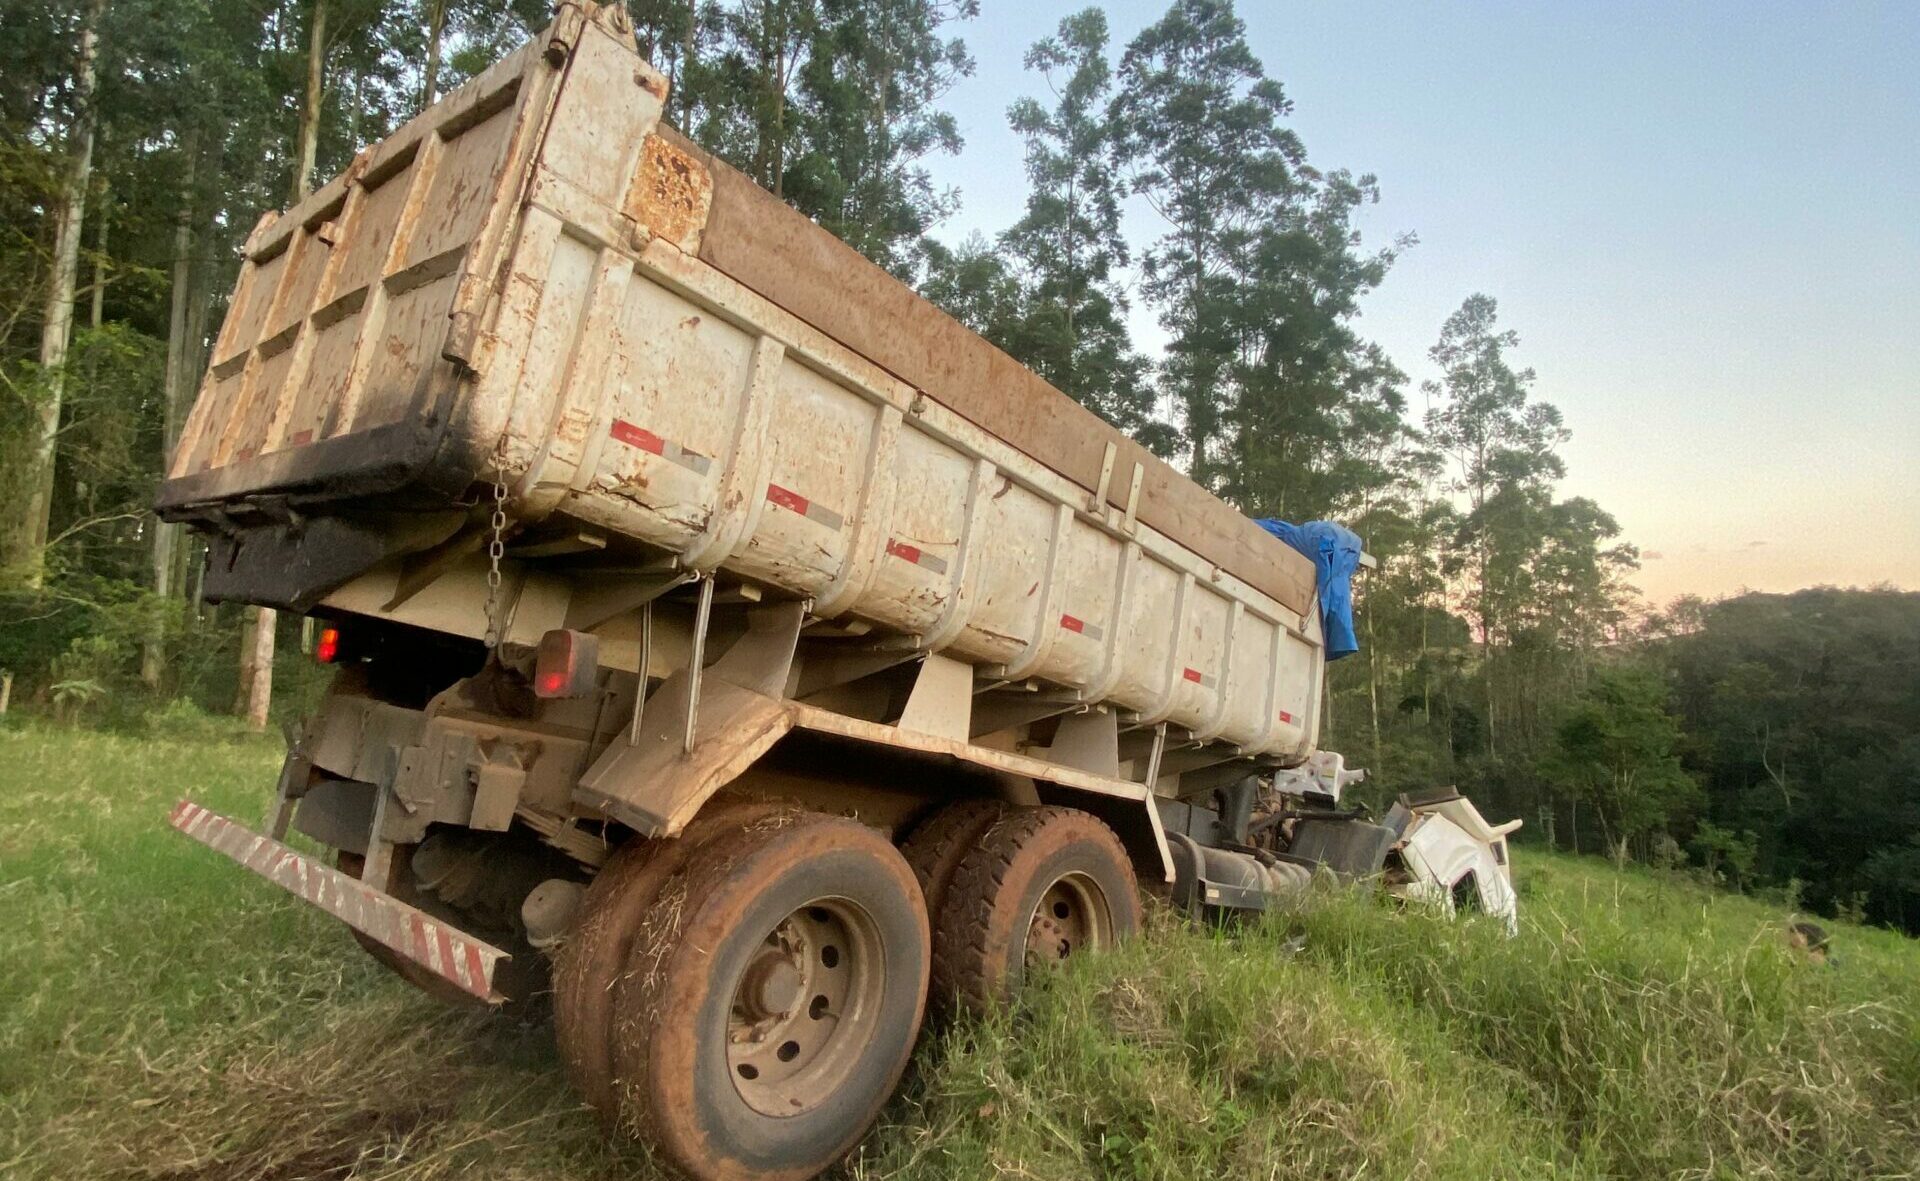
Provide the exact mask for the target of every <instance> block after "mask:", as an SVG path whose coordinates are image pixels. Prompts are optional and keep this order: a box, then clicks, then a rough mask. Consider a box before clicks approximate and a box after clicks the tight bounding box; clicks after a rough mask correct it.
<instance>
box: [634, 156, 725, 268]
mask: <svg viewBox="0 0 1920 1181" xmlns="http://www.w3.org/2000/svg"><path fill="white" fill-rule="evenodd" d="M712 201H713V177H712V175H711V174H710V173H709V172H708V171H707V168H706V166H705V165H704V164H702V163H701V162H700V161H698V160H696V159H694V158H693V156H691V155H689V154H688V153H687V152H685V151H683V150H681V149H680V148H679V147H678V146H677V145H675V144H673V143H670V142H668V141H667V140H666V139H665V138H664V137H662V136H658V135H650V136H648V137H647V140H646V143H645V145H644V146H643V147H642V148H641V151H640V171H639V173H638V174H637V175H636V176H635V177H634V178H633V186H632V187H631V188H630V189H628V190H627V200H626V208H625V212H626V213H627V215H628V216H630V217H632V218H633V219H634V220H635V221H637V222H639V223H640V224H641V225H642V226H644V227H646V229H647V230H648V232H650V233H651V234H652V235H653V236H654V237H656V238H663V239H665V240H666V241H668V242H671V243H673V244H674V245H675V246H677V247H679V248H680V249H681V250H684V251H686V252H687V253H689V254H691V253H694V252H696V251H698V250H699V249H700V231H701V229H702V228H704V227H705V226H706V224H707V207H708V205H709V204H711V203H712Z"/></svg>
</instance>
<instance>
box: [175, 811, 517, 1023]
mask: <svg viewBox="0 0 1920 1181" xmlns="http://www.w3.org/2000/svg"><path fill="white" fill-rule="evenodd" d="M169 820H170V822H171V823H172V824H173V826H174V827H175V828H177V829H179V830H180V831H181V832H184V833H186V834H187V835H188V836H190V837H192V838H193V839H194V840H196V841H199V842H200V843H201V844H203V845H205V846H207V847H208V848H210V849H213V850H214V851H215V852H219V853H224V854H226V855H227V856H228V857H231V858H233V859H234V860H235V861H238V862H239V863H240V864H241V865H244V866H246V867H247V868H248V869H250V870H252V871H253V872H255V873H257V874H259V875H260V876H261V877H263V878H265V879H267V880H268V881H270V882H272V883H273V884H274V885H276V886H279V887H280V888H281V889H283V890H285V891H287V892H288V893H290V894H294V895H297V896H299V897H300V898H303V899H305V900H306V901H308V902H311V903H312V904H313V905H315V906H317V907H319V908H320V909H321V910H324V911H326V912H327V913H328V914H330V915H332V916H333V917H334V918H337V919H339V920H340V921H341V922H344V923H345V924H347V926H349V927H352V928H353V929H354V930H356V931H361V932H364V933H366V934H368V935H371V936H372V937H373V938H375V939H378V940H379V941H380V942H382V943H384V944H386V945H387V946H388V947H391V948H392V949H393V950H395V951H397V952H399V953H400V954H401V955H403V956H406V957H407V958H408V959H410V960H412V961H413V962H414V963H416V964H419V965H420V966H422V967H424V968H426V969H427V970H428V971H430V972H432V973H434V974H435V975H437V976H442V977H445V978H446V979H447V980H449V981H451V982H452V983H453V984H454V985H455V986H457V987H458V988H460V989H461V990H462V991H465V992H469V993H472V994H473V995H474V996H476V997H479V998H480V999H481V1000H483V1001H489V1002H495V1003H497V1002H499V1001H500V1000H502V999H503V998H502V997H501V996H499V995H498V994H497V993H495V992H494V991H493V973H494V969H495V968H497V967H498V966H499V963H500V961H501V960H504V959H510V958H512V957H510V956H508V955H507V953H506V952H504V951H501V950H500V949H499V948H497V947H495V946H493V945H492V944H490V943H482V942H481V941H480V940H478V939H475V938H474V937H473V936H471V935H468V934H466V933H465V932H464V931H460V930H458V929H456V928H454V927H450V926H448V925H447V924H445V923H443V922H441V921H440V920H438V919H436V918H434V917H433V916H431V915H429V914H427V913H425V912H424V911H420V910H416V909H414V908H413V907H411V906H408V905H407V904H406V903H404V902H402V901H400V900H399V899H398V898H395V897H393V896H392V895H391V894H384V893H381V892H380V891H379V890H376V889H374V888H373V887H372V886H369V885H367V884H366V883H365V882H363V881H361V880H360V879H358V878H353V877H348V876H347V875H346V874H344V873H341V872H340V871H339V870H337V869H334V868H332V867H331V866H326V865H322V864H320V863H319V862H318V861H315V860H313V859H312V858H311V857H308V856H306V855H305V854H303V853H296V852H294V851H293V850H292V849H289V848H287V847H286V846H285V845H283V844H281V843H280V842H279V841H276V840H271V839H269V838H267V837H263V836H261V835H260V834H258V833H256V832H252V831H249V830H248V829H245V828H242V827H241V826H240V825H238V824H235V823H234V822H233V821H231V820H229V819H227V818H226V817H225V816H222V815H220V814H219V813H218V812H212V811H209V810H207V809H206V808H202V807H201V806H200V805H198V804H196V803H194V802H193V801H191V800H181V801H180V802H179V803H177V804H175V805H174V806H173V815H172V816H171V817H170V818H169Z"/></svg>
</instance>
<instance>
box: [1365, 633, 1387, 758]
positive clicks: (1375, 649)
mask: <svg viewBox="0 0 1920 1181" xmlns="http://www.w3.org/2000/svg"><path fill="white" fill-rule="evenodd" d="M1361 609H1362V610H1363V611H1365V613H1366V620H1367V709H1368V710H1369V711H1370V715H1371V717H1372V722H1373V766H1374V774H1376V775H1378V774H1380V773H1381V772H1382V771H1384V770H1386V758H1385V757H1384V755H1383V754H1382V753H1381V746H1380V645H1379V644H1378V643H1377V642H1376V641H1375V640H1374V638H1373V608H1372V604H1368V603H1363V604H1362V606H1361Z"/></svg>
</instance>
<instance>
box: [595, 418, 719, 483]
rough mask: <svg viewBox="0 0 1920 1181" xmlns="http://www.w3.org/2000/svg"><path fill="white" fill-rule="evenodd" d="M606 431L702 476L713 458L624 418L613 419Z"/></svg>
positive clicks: (710, 465)
mask: <svg viewBox="0 0 1920 1181" xmlns="http://www.w3.org/2000/svg"><path fill="white" fill-rule="evenodd" d="M607 433H608V434H610V435H612V436H613V437H614V438H615V439H618V440H619V441H620V442H622V443H625V444H626V445H627V446H629V447H635V448H638V449H639V450H641V451H645V452H646V453H647V454H649V455H658V456H659V457H660V458H662V459H665V460H668V461H670V462H673V463H677V464H679V465H680V466H681V467H683V468H686V469H687V470H688V471H690V472H698V473H699V474H700V475H703V476H704V475H706V474H707V469H708V468H709V467H712V466H713V460H711V459H708V458H707V457H706V456H704V455H702V454H700V453H699V452H698V451H689V450H687V449H686V448H685V447H682V446H681V445H680V444H678V443H676V442H674V441H673V440H672V439H663V438H661V437H660V436H659V435H656V434H654V433H653V432H652V431H650V430H648V429H647V428H646V427H643V426H636V425H634V424H633V423H630V422H628V421H627V420H626V419H624V418H616V419H614V420H613V425H612V426H611V427H609V428H608V430H607Z"/></svg>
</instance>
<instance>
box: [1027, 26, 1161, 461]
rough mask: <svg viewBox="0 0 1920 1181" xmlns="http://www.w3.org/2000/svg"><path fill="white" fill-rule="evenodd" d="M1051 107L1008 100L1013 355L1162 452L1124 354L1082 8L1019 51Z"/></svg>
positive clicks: (1119, 260) (1116, 198)
mask: <svg viewBox="0 0 1920 1181" xmlns="http://www.w3.org/2000/svg"><path fill="white" fill-rule="evenodd" d="M1025 64H1026V67H1027V69H1028V70H1031V71H1035V72H1037V73H1039V74H1040V76H1041V78H1042V79H1043V80H1044V81H1045V82H1046V84H1047V88H1048V89H1049V90H1050V91H1051V92H1052V94H1053V99H1054V102H1053V105H1052V106H1051V107H1047V106H1043V105H1042V104H1041V103H1040V102H1039V101H1037V100H1035V99H1033V98H1021V99H1018V100H1016V101H1015V102H1014V103H1013V105H1012V106H1011V107H1010V108H1009V109H1008V112H1007V119H1008V122H1009V123H1010V124H1011V125H1012V127H1013V130H1014V131H1015V132H1017V133H1018V134H1019V135H1020V136H1021V138H1022V139H1023V140H1024V141H1025V143H1026V170H1027V182H1028V185H1029V188H1028V193H1027V204H1026V212H1025V213H1024V215H1023V216H1022V217H1021V218H1020V220H1019V221H1018V222H1016V223H1014V225H1013V226H1012V227H1011V228H1010V229H1008V230H1007V231H1006V232H1005V233H1003V234H1002V235H1001V238H1000V241H1001V245H1002V246H1003V248H1004V249H1005V250H1006V252H1007V254H1008V255H1009V256H1010V257H1011V258H1012V259H1013V260H1014V261H1015V263H1016V264H1017V266H1018V267H1019V269H1020V272H1021V274H1022V276H1023V278H1024V279H1025V282H1026V287H1027V290H1026V293H1025V300H1026V305H1027V306H1026V315H1025V317H1024V323H1023V324H1022V326H1021V328H1020V330H1019V332H1018V333H1017V339H1016V342H1015V343H1016V347H1015V349H1014V355H1015V356H1016V357H1018V358H1019V359H1020V360H1021V361H1022V362H1024V363H1025V364H1026V365H1027V366H1028V367H1029V368H1031V369H1033V370H1034V371H1035V372H1036V373H1038V374H1040V376H1042V377H1044V378H1046V379H1047V380H1048V381H1050V382H1052V383H1053V384H1054V385H1055V386H1057V387H1059V388H1060V389H1062V390H1064V391H1066V392H1067V393H1068V394H1069V395H1071V396H1072V397H1073V398H1074V399H1075V400H1077V401H1079V402H1081V403H1082V404H1084V405H1086V406H1087V407H1088V408H1090V409H1092V410H1093V411H1094V412H1095V413H1097V414H1099V415H1100V416H1101V417H1103V418H1105V419H1106V420H1107V421H1109V422H1111V423H1113V424H1114V425H1115V426H1118V427H1119V428H1121V429H1122V430H1124V431H1126V432H1128V433H1129V434H1131V435H1134V436H1135V437H1136V438H1139V439H1141V440H1142V441H1143V442H1146V443H1147V444H1148V445H1149V446H1153V447H1155V449H1156V450H1160V451H1162V452H1165V451H1168V450H1170V449H1171V446H1172V442H1173V440H1172V438H1171V434H1172V432H1171V430H1170V429H1169V428H1168V427H1167V425H1166V424H1165V423H1162V422H1159V421H1157V420H1156V419H1155V417H1154V403H1155V392H1154V389H1153V386H1152V382H1151V379H1150V375H1149V366H1148V364H1147V361H1146V359H1145V358H1143V357H1142V356H1140V354H1139V353H1138V352H1136V351H1135V350H1134V348H1133V342H1132V340H1131V338H1130V336H1129V334H1128V332H1127V326H1126V321H1125V319H1124V317H1125V314H1126V310H1127V299H1126V294H1125V291H1124V290H1123V288H1122V286H1121V284H1120V281H1119V279H1120V271H1121V269H1122V268H1124V267H1126V265H1127V264H1128V261H1129V257H1128V248H1127V241H1126V237H1125V236H1124V235H1123V234H1122V232H1121V225H1120V210H1121V202H1122V198H1123V195H1124V194H1123V192H1122V183H1121V180H1120V176H1119V171H1118V166H1117V164H1116V161H1115V159H1114V152H1113V145H1114V138H1115V129H1114V124H1113V113H1112V110H1111V105H1110V98H1111V93H1112V89H1113V69H1112V67H1111V66H1110V65H1109V64H1108V62H1107V18H1106V14H1105V13H1103V12H1101V11H1100V10H1099V9H1098V8H1087V9H1083V10H1081V11H1080V12H1077V13H1074V14H1073V15H1071V16H1068V17H1065V18H1064V19H1062V20H1061V22H1060V25H1059V28H1058V29H1057V30H1056V31H1055V32H1054V33H1053V35H1051V36H1048V37H1045V38H1042V39H1041V40H1040V41H1037V42H1035V43H1034V45H1033V47H1032V48H1031V49H1029V50H1028V51H1027V55H1026V59H1025Z"/></svg>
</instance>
